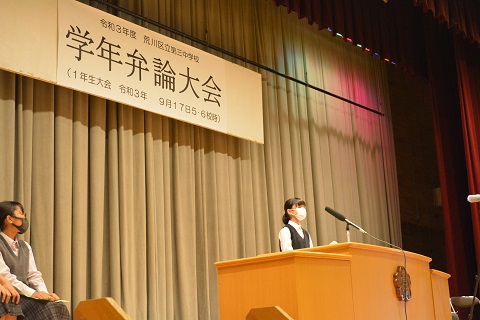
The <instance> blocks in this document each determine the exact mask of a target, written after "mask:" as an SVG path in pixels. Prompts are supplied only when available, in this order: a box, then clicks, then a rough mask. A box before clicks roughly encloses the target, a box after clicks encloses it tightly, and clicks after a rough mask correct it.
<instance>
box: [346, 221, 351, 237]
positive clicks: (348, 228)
mask: <svg viewBox="0 0 480 320" xmlns="http://www.w3.org/2000/svg"><path fill="white" fill-rule="evenodd" d="M345 229H346V230H347V242H350V224H349V223H348V222H347V223H346V228H345Z"/></svg>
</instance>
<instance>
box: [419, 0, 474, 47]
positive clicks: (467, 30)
mask: <svg viewBox="0 0 480 320" xmlns="http://www.w3.org/2000/svg"><path fill="white" fill-rule="evenodd" d="M414 3H415V5H418V6H422V7H423V9H424V10H425V11H431V12H432V13H433V15H434V17H435V18H436V19H438V20H439V21H441V22H446V23H447V25H448V27H449V28H452V29H454V30H455V31H456V32H458V33H460V34H461V35H462V37H463V38H468V39H470V40H471V41H472V42H475V43H476V44H477V46H478V45H480V1H477V0H414Z"/></svg>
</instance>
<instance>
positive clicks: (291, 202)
mask: <svg viewBox="0 0 480 320" xmlns="http://www.w3.org/2000/svg"><path fill="white" fill-rule="evenodd" d="M294 205H297V206H304V205H305V201H304V200H302V199H300V198H290V199H288V200H287V201H285V204H284V205H283V210H284V214H283V217H282V221H283V223H284V224H287V223H288V221H289V220H290V216H289V215H288V212H287V210H288V209H292V207H293V206H294Z"/></svg>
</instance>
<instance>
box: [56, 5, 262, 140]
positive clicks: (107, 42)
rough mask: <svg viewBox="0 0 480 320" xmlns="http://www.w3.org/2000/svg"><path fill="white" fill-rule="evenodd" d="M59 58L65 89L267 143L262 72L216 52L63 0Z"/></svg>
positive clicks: (58, 75)
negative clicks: (189, 44) (241, 65)
mask: <svg viewBox="0 0 480 320" xmlns="http://www.w3.org/2000/svg"><path fill="white" fill-rule="evenodd" d="M57 59H58V65H57V83H58V84H59V85H61V86H65V87H69V88H72V89H75V90H79V91H83V92H86V93H90V94H93V95H97V96H99V97H103V98H106V99H109V100H113V101H117V102H120V103H125V104H128V105H131V106H134V107H138V108H141V109H144V110H149V111H151V112H154V113H158V114H162V115H165V116H167V117H171V118H175V119H178V120H182V121H185V122H189V123H192V124H196V125H199V126H202V127H205V128H209V129H212V130H215V131H220V132H223V133H227V134H232V135H235V136H239V137H242V138H245V139H249V140H252V141H255V142H260V143H263V119H262V118H263V113H262V96H261V77H260V74H258V73H255V72H253V71H251V70H248V69H245V68H241V67H239V66H237V65H234V64H232V63H230V62H227V61H225V60H223V59H221V58H218V57H216V56H214V55H212V54H209V53H206V52H204V51H202V50H199V49H196V48H194V47H191V46H188V45H186V44H184V43H182V42H179V41H176V40H174V39H171V38H168V37H166V36H163V35H161V34H159V33H155V32H153V31H151V30H148V29H146V28H143V27H140V26H138V25H136V24H133V23H130V22H128V21H126V20H122V19H120V18H118V17H115V16H113V15H110V14H108V13H105V12H103V11H100V10H97V9H95V8H92V7H89V6H87V5H84V4H82V3H80V2H77V1H73V0H62V1H58V58H57ZM227 71H228V72H227ZM227 85H228V88H227ZM240 90H241V91H240ZM229 111H230V112H229ZM229 113H231V114H232V115H234V118H233V119H230V120H229V119H228V116H229ZM237 115H239V116H238V117H237ZM229 122H232V123H231V124H229ZM246 128H248V129H246Z"/></svg>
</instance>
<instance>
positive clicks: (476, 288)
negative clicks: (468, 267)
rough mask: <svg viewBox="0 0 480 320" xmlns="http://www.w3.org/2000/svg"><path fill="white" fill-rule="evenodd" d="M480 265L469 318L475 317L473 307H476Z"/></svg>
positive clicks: (469, 319)
mask: <svg viewBox="0 0 480 320" xmlns="http://www.w3.org/2000/svg"><path fill="white" fill-rule="evenodd" d="M479 274H480V265H479V266H478V271H477V275H476V276H475V290H473V296H472V304H471V305H470V312H469V313H468V320H472V319H473V307H475V298H476V297H477V290H478V281H479V280H480V276H479Z"/></svg>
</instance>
